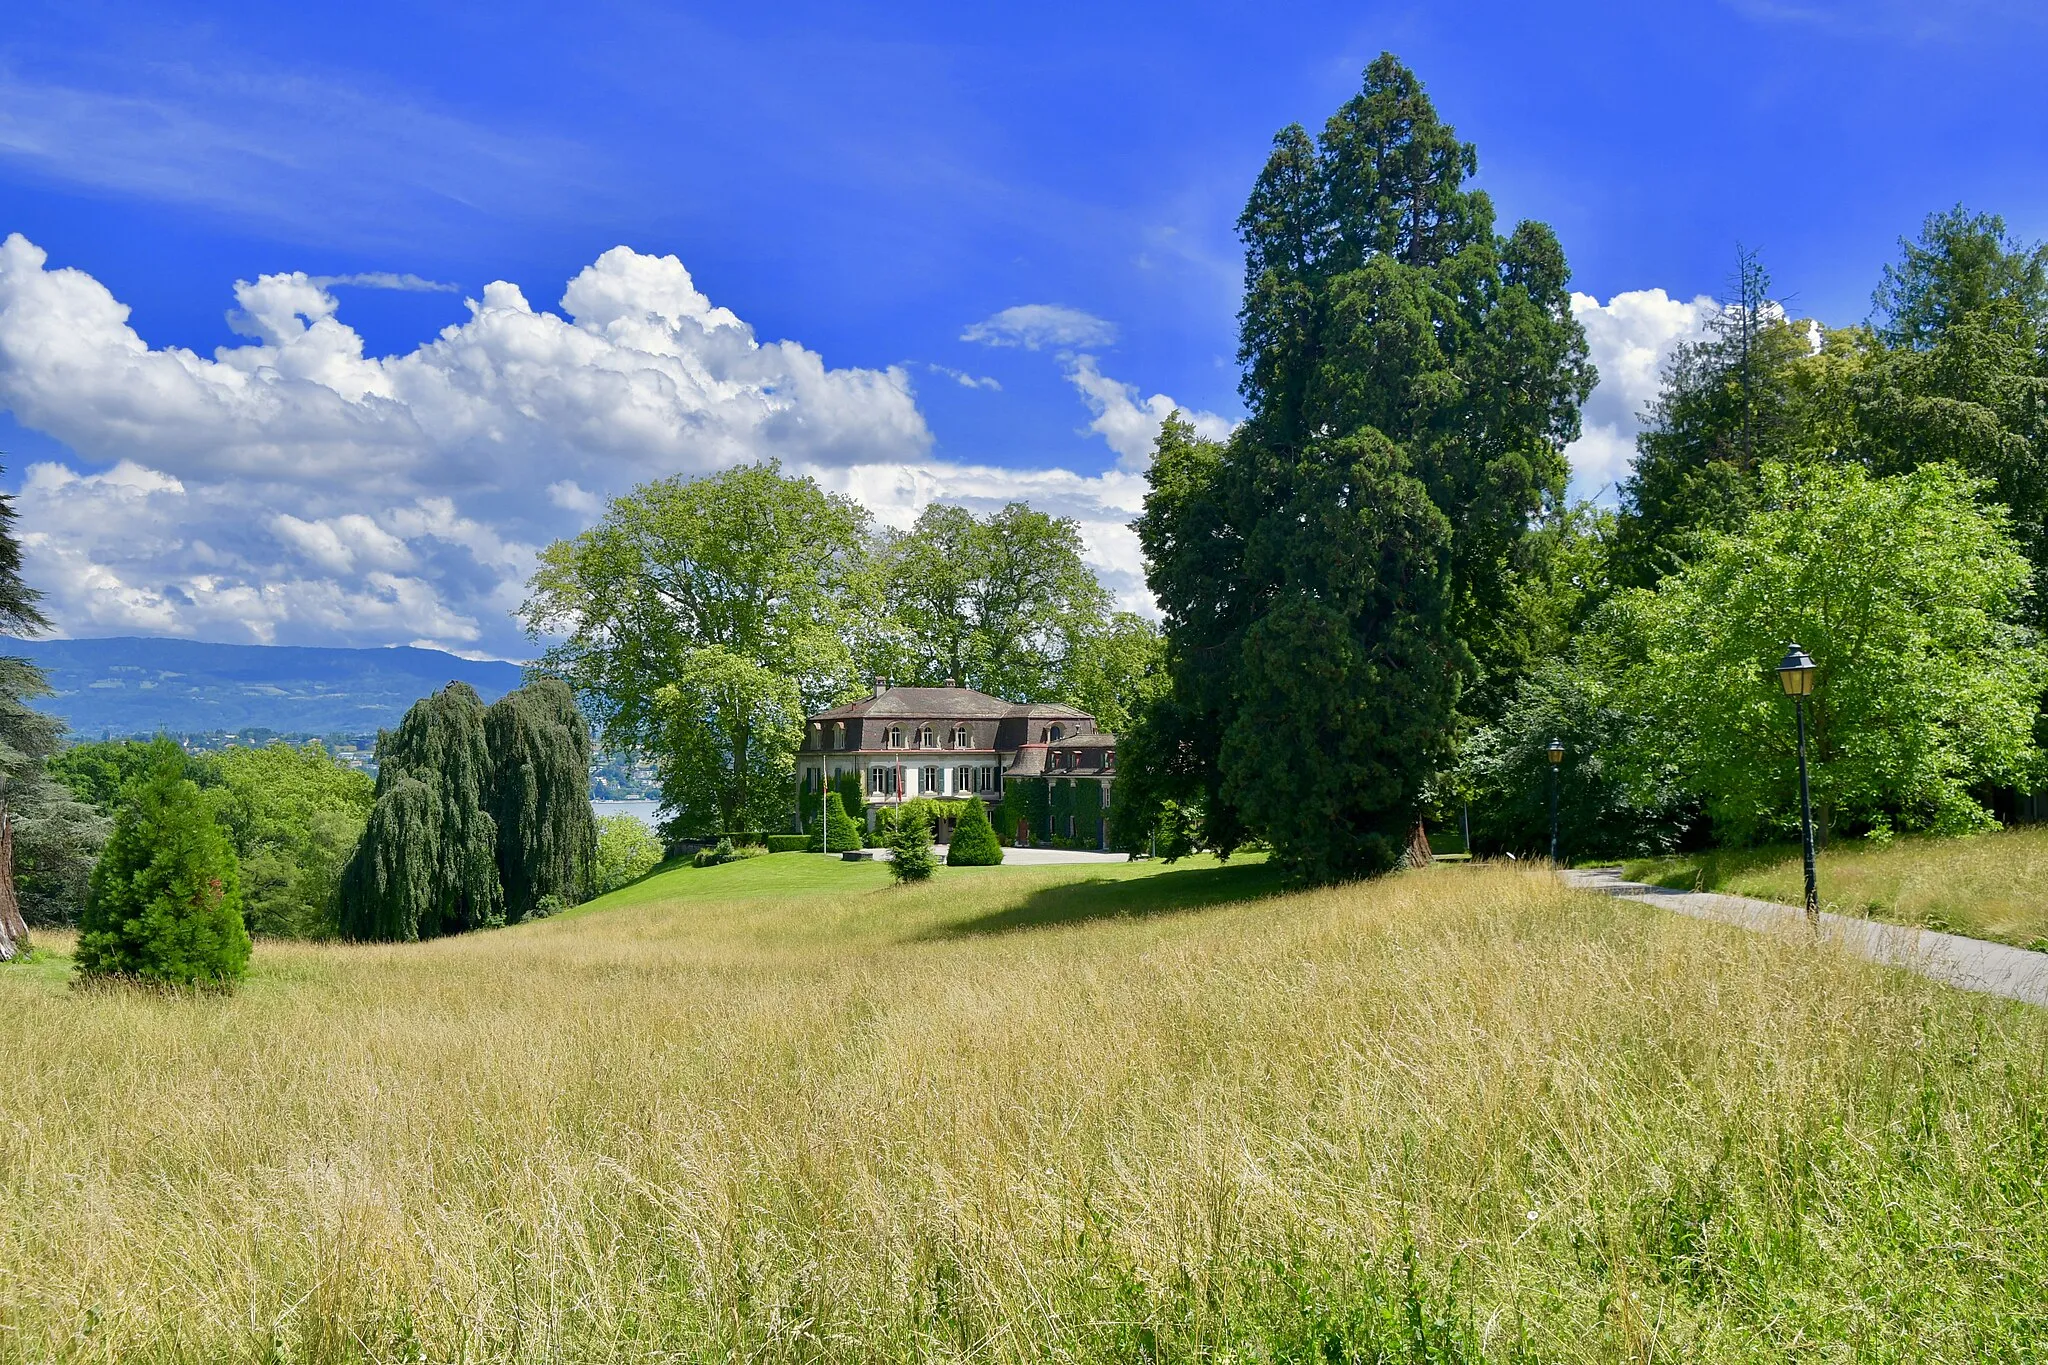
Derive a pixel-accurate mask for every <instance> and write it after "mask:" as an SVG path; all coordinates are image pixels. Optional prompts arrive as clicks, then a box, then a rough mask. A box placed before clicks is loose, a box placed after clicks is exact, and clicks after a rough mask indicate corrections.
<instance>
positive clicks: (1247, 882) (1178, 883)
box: [924, 862, 1287, 938]
mask: <svg viewBox="0 0 2048 1365" xmlns="http://www.w3.org/2000/svg"><path fill="white" fill-rule="evenodd" d="M1286 889H1287V888H1286V884H1285V882H1284V881H1283V880H1282V878H1281V875H1280V872H1279V870H1278V869H1276V868H1274V867H1272V866H1271V865H1270V864H1267V863H1263V862H1260V863H1239V864H1237V865H1236V866H1234V867H1233V866H1225V867H1191V868H1188V869H1186V870H1185V871H1181V872H1161V873H1158V874H1157V875H1155V876H1150V877H1132V878H1128V879H1122V878H1109V877H1092V878H1090V879H1089V880H1087V881H1083V882H1063V883H1061V884H1060V885H1058V886H1048V887H1046V888H1045V889H1043V890H1041V891H1034V892H1032V893H1031V895H1030V896H1028V897H1026V898H1025V900H1024V903H1023V904H1022V905H1014V906H1011V907H1010V908H1009V909H1007V910H997V911H995V912H994V913H992V914H987V915H977V916H975V917H974V918H973V919H969V920H962V921H960V922H959V923H958V924H949V925H946V926H944V927H943V928H939V929H935V930H933V931H932V932H930V933H929V934H926V935H924V937H926V938H966V937H970V936H972V935H975V934H1007V933H1012V932H1014V931H1016V930H1020V929H1042V928H1049V927H1051V926H1054V925H1060V924H1083V923H1087V922H1088V921H1091V920H1105V919H1140V918H1144V917H1146V916H1150V915H1167V914H1173V913H1175V912H1177V911H1181V910H1198V909H1203V908H1205V907H1208V906H1214V905H1229V904H1232V903H1234V902H1237V901H1249V900H1259V899H1261V898H1263V897H1266V896H1275V895H1278V894H1280V892H1282V891H1284V890H1286Z"/></svg>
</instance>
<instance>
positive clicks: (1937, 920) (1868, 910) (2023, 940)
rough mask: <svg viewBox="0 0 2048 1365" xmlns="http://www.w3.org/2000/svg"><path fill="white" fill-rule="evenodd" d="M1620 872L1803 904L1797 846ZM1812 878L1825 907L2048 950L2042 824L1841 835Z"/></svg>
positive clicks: (1648, 863) (1633, 866) (2046, 850)
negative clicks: (1891, 837)
mask: <svg viewBox="0 0 2048 1365" xmlns="http://www.w3.org/2000/svg"><path fill="white" fill-rule="evenodd" d="M1623 875H1624V876H1626V877H1629V878H1631V879H1633V880H1635V881H1644V882H1650V883H1653V884H1655V885H1658V886H1672V887H1679V888H1681V889H1684V890H1703V891H1726V892H1729V893H1731V894H1733V895H1738V896H1756V897H1758V898H1760V899H1763V900H1775V901H1783V902H1785V903H1786V904H1787V905H1800V904H1803V903H1804V902H1805V900H1806V871H1805V867H1804V864H1803V863H1802V861H1801V858H1800V854H1799V850H1798V849H1797V848H1766V849H1754V850H1744V851H1737V852H1718V853H1700V854H1689V855H1686V856H1683V857H1676V858H1653V859H1644V860H1641V861H1638V862H1633V863H1629V864H1627V865H1626V866H1625V867H1624V868H1623ZM1815 881H1816V882H1817V883H1818V885H1819V888H1820V898H1821V904H1822V908H1823V909H1827V910H1834V911H1838V912H1840V913H1842V914H1847V915H1867V916H1869V917H1871V918H1873V919H1881V920H1889V921H1891V922H1893V923H1895V924H1913V925H1920V926H1923V927H1926V928H1932V929H1945V930H1948V931H1949V932H1951V933H1957V934H1968V935H1969V936H1971V937H1972V938H1983V939H1995V940H1997V941H1999V942H2002V943H2013V944H2017V945H2019V946H2020V947H2022V948H2038V947H2043V946H2048V829H2040V828H2028V829H2013V830H2002V831H2000V832H1998V833H1995V834H1983V835H1977V836H1975V837H1972V838H1968V839H1900V840H1897V841H1895V842H1893V843H1892V844H1890V845H1888V846H1884V847H1879V846H1877V845H1874V844H1871V843H1868V842H1866V841H1863V840H1853V841H1852V840H1844V841H1841V842H1838V843H1836V844H1834V845H1832V846H1830V847H1828V848H1826V849H1823V850H1822V851H1821V854H1820V857H1819V859H1818V862H1817V864H1816V866H1815Z"/></svg>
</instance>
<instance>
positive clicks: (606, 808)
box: [590, 801, 661, 829]
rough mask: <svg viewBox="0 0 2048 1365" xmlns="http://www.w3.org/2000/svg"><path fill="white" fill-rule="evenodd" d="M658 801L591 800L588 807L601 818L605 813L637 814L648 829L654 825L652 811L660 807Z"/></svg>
mask: <svg viewBox="0 0 2048 1365" xmlns="http://www.w3.org/2000/svg"><path fill="white" fill-rule="evenodd" d="M660 805H661V803H660V802H659V801H592V802H591V803H590V808H591V809H592V810H594V811H596V812H597V816H598V818H599V819H600V820H602V819H603V818H604V817H605V816H607V815H634V816H638V817H639V818H640V820H641V822H642V823H643V824H645V825H646V826H647V828H649V829H653V828H654V825H655V820H654V812H655V811H656V810H657V809H658V808H659V807H660Z"/></svg>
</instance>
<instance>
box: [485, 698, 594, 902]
mask: <svg viewBox="0 0 2048 1365" xmlns="http://www.w3.org/2000/svg"><path fill="white" fill-rule="evenodd" d="M484 741H485V744H486V746H487V747H488V749H489V750H490V756H491V818H492V819H493V820H494V821H495V822H496V823H497V826H498V877H499V881H500V883H501V884H502V885H503V887H504V890H505V918H506V920H507V921H508V922H510V923H513V924H517V923H518V922H519V921H520V920H523V919H525V918H526V917H527V916H528V915H530V914H531V913H532V912H533V910H534V907H535V906H537V905H538V904H540V902H541V899H542V898H543V897H546V896H555V897H558V898H559V899H560V900H561V902H562V903H563V904H564V905H574V904H575V903H576V902H578V901H580V900H582V899H583V898H584V896H585V895H586V894H587V893H588V892H589V890H590V878H591V875H592V872H593V870H594V869H595V867H596V866H597V817H596V815H595V814H594V813H593V812H592V811H591V809H590V790H589V784H590V726H589V724H588V723H587V722H585V720H584V719H583V713H582V712H581V711H579V710H577V709H576V694H575V693H573V692H571V691H570V690H569V685H568V684H567V683H565V682H563V681H561V680H560V679H559V678H542V679H540V680H539V681H537V682H531V683H528V684H527V685H526V686H525V687H522V688H520V689H519V690H518V691H516V692H510V693H507V694H506V695H505V696H504V697H503V698H501V699H500V700H499V701H498V702H497V703H496V704H494V705H493V706H492V707H491V709H490V710H488V711H486V712H485V713H484Z"/></svg>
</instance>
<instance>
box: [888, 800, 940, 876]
mask: <svg viewBox="0 0 2048 1365" xmlns="http://www.w3.org/2000/svg"><path fill="white" fill-rule="evenodd" d="M938 865H939V860H938V858H937V856H936V855H934V854H933V852H932V825H931V821H930V820H928V819H926V818H925V813H924V812H923V811H921V810H916V809H912V810H906V811H904V812H903V818H902V819H900V820H898V821H896V828H895V830H894V831H892V833H891V835H890V838H889V874H890V875H891V876H893V877H894V878H895V879H896V880H897V881H899V882H922V881H929V880H930V879H931V875H932V873H933V872H934V871H935V870H936V869H937V868H938Z"/></svg>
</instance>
